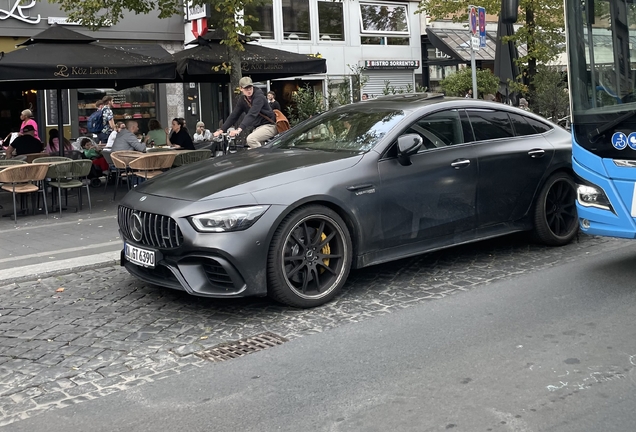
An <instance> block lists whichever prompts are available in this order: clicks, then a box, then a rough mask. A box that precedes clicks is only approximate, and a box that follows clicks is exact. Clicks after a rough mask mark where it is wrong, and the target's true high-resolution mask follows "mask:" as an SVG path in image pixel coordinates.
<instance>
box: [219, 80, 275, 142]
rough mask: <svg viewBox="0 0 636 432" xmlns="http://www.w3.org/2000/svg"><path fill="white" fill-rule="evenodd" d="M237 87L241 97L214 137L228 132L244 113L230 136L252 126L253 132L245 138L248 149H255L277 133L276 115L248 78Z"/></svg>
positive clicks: (261, 93)
mask: <svg viewBox="0 0 636 432" xmlns="http://www.w3.org/2000/svg"><path fill="white" fill-rule="evenodd" d="M239 87H240V88H241V94H242V95H243V97H241V98H240V99H239V101H238V103H237V104H236V107H234V110H232V114H230V116H229V117H228V118H227V120H226V121H225V123H223V126H221V128H220V129H219V130H217V131H216V132H214V136H215V137H217V136H219V135H220V134H221V133H223V132H225V131H226V130H228V128H230V127H231V126H233V125H234V123H236V121H237V120H238V119H239V117H240V115H241V114H243V113H245V114H246V115H245V117H244V118H243V121H242V122H241V124H240V125H239V127H238V129H235V130H232V131H230V136H231V137H233V136H236V135H238V134H240V133H241V132H242V131H243V129H245V128H248V127H250V126H253V127H254V131H252V133H251V134H249V135H248V136H247V145H248V146H249V147H250V148H257V147H260V146H261V145H262V143H263V142H265V141H267V140H268V139H270V138H272V137H273V136H274V135H276V134H277V133H278V129H277V128H276V115H275V114H274V111H272V108H271V107H270V106H269V103H268V102H267V98H266V97H265V95H264V94H263V92H262V91H261V90H260V89H259V88H256V87H254V83H253V82H252V79H251V78H250V77H243V78H241V80H240V81H239Z"/></svg>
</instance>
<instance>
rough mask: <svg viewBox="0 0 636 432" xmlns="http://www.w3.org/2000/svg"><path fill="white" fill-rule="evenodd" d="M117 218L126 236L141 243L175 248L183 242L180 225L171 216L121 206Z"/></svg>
mask: <svg viewBox="0 0 636 432" xmlns="http://www.w3.org/2000/svg"><path fill="white" fill-rule="evenodd" d="M117 219H118V222H119V228H120V229H121V230H122V232H123V233H124V235H125V236H126V238H128V239H132V240H134V241H135V242H137V243H139V244H142V245H145V246H150V247H154V248H159V249H173V248H176V247H179V246H180V245H181V244H182V243H183V234H182V233H181V230H180V229H179V225H177V222H176V221H175V220H174V219H172V218H171V217H168V216H162V215H158V214H154V213H147V212H143V211H135V210H133V209H131V208H128V207H124V206H119V211H118V218H117ZM139 221H140V222H141V223H139ZM135 224H137V225H139V226H137V225H135ZM133 234H134V235H133Z"/></svg>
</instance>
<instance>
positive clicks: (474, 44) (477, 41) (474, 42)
mask: <svg viewBox="0 0 636 432" xmlns="http://www.w3.org/2000/svg"><path fill="white" fill-rule="evenodd" d="M470 45H471V46H472V48H473V51H479V46H480V39H479V38H478V37H471V38H470Z"/></svg>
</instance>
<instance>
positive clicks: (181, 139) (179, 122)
mask: <svg viewBox="0 0 636 432" xmlns="http://www.w3.org/2000/svg"><path fill="white" fill-rule="evenodd" d="M166 143H167V144H168V145H169V146H173V147H176V149H177V150H196V149H195V148H194V143H193V142H192V138H190V134H189V133H188V130H187V129H186V127H185V120H184V119H181V118H174V119H172V129H171V128H166Z"/></svg>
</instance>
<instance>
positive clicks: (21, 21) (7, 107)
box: [0, 0, 183, 139]
mask: <svg viewBox="0 0 636 432" xmlns="http://www.w3.org/2000/svg"><path fill="white" fill-rule="evenodd" d="M53 24H58V25H64V26H68V27H69V28H70V29H72V30H76V31H79V32H81V33H84V34H86V35H89V36H92V37H94V38H95V39H98V41H99V42H98V43H99V44H102V45H107V46H114V47H117V48H120V49H126V50H130V51H133V52H138V53H141V54H146V55H153V56H161V55H162V54H165V55H168V53H167V52H166V51H168V52H174V51H178V50H180V49H182V46H183V17H181V16H175V17H172V18H168V19H159V18H158V17H157V16H156V14H154V15H153V14H148V15H132V14H131V16H130V17H126V18H124V19H123V20H121V22H119V23H118V24H117V25H113V26H110V27H104V28H102V29H100V30H99V31H95V32H91V31H89V30H87V29H86V28H84V27H82V26H79V25H76V24H74V23H71V22H69V20H68V19H67V18H66V15H65V13H64V12H62V11H61V10H60V9H59V7H58V6H57V5H55V4H49V3H48V2H36V1H32V2H30V3H28V2H23V1H20V0H0V51H4V52H10V51H13V50H15V49H16V45H17V44H19V43H21V42H23V41H24V40H26V39H27V38H29V37H32V36H34V35H36V34H38V33H40V32H42V31H43V30H45V29H46V28H48V27H49V26H51V25H53ZM180 89H181V87H180V86H179V85H174V84H170V85H165V84H158V85H156V84H149V85H146V86H143V87H136V88H132V89H126V90H122V91H115V90H114V89H106V88H83V89H69V90H68V91H67V92H65V93H64V94H63V100H64V102H65V106H66V111H67V112H65V113H64V116H63V117H64V119H65V121H64V123H65V128H64V129H65V131H64V134H65V136H67V137H78V136H81V135H83V134H84V133H85V132H86V129H85V126H86V119H87V118H88V116H89V115H90V114H91V113H92V112H93V111H94V107H95V105H94V104H95V101H97V100H98V99H101V98H102V97H104V96H106V95H111V96H113V98H114V103H115V105H114V110H113V111H114V115H115V118H116V120H125V119H136V120H138V122H139V123H140V127H141V131H142V132H145V131H147V124H148V121H149V120H150V119H151V118H157V119H159V120H160V121H161V122H162V124H164V125H165V123H166V122H167V121H168V118H170V116H171V115H172V116H177V114H178V113H179V112H183V103H182V99H183V97H182V95H181V92H180ZM55 99H56V94H55V91H48V90H39V91H37V90H29V89H21V90H15V91H1V92H0V139H2V138H4V137H5V136H6V135H7V134H8V133H9V132H11V131H14V130H17V128H18V127H19V125H20V118H19V117H20V112H21V111H22V110H23V109H25V108H29V109H31V111H33V113H34V116H35V120H36V121H37V123H38V125H39V128H40V130H41V131H43V132H41V133H40V137H41V138H42V139H46V137H47V135H46V134H45V133H44V130H45V129H46V130H50V129H52V128H57V124H56V122H53V121H51V119H52V117H53V116H52V115H50V114H51V113H50V111H51V107H52V106H54V102H55Z"/></svg>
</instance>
